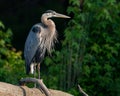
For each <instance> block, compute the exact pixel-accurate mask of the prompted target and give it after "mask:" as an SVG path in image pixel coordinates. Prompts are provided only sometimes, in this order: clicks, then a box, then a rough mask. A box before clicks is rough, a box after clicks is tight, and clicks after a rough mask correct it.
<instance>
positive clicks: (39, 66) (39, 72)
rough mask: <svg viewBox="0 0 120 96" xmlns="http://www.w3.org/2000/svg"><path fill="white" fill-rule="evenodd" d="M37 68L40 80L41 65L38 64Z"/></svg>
mask: <svg viewBox="0 0 120 96" xmlns="http://www.w3.org/2000/svg"><path fill="white" fill-rule="evenodd" d="M37 68H38V79H40V63H39V64H38V66H37Z"/></svg>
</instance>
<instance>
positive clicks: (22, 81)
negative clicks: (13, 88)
mask: <svg viewBox="0 0 120 96" xmlns="http://www.w3.org/2000/svg"><path fill="white" fill-rule="evenodd" d="M30 82H33V83H36V84H38V85H39V86H40V88H41V89H42V90H43V92H44V93H45V95H46V96H51V94H50V92H49V90H48V89H47V87H46V86H45V84H44V83H43V82H42V80H40V79H36V78H29V77H27V78H23V79H21V80H20V85H25V83H30Z"/></svg>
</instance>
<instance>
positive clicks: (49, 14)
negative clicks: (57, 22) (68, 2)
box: [43, 10, 70, 18]
mask: <svg viewBox="0 0 120 96" xmlns="http://www.w3.org/2000/svg"><path fill="white" fill-rule="evenodd" d="M43 16H45V17H46V18H52V17H58V18H70V17H69V16H66V15H63V14H60V13H57V12H55V11H53V10H47V11H46V12H45V13H44V14H43Z"/></svg>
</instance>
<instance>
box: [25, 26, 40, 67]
mask: <svg viewBox="0 0 120 96" xmlns="http://www.w3.org/2000/svg"><path fill="white" fill-rule="evenodd" d="M35 26H36V25H34V26H33V27H35ZM33 27H32V28H33ZM37 27H39V28H40V26H37ZM38 33H39V34H38ZM40 37H41V36H40V32H37V33H35V32H33V31H32V29H31V30H30V33H29V35H28V37H27V39H26V42H25V48H24V57H25V62H26V64H27V65H26V67H27V66H30V63H31V61H32V59H33V57H34V55H35V53H36V51H37V49H38V47H39V45H40V41H41V38H40Z"/></svg>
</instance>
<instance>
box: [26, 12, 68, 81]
mask: <svg viewBox="0 0 120 96" xmlns="http://www.w3.org/2000/svg"><path fill="white" fill-rule="evenodd" d="M53 17H57V18H70V17H69V16H67V15H63V14H60V13H57V12H55V11H53V10H47V11H45V13H43V14H42V16H41V23H37V24H34V25H33V26H32V28H31V29H30V32H29V34H28V36H27V39H26V41H25V46H24V58H25V68H26V74H30V73H31V74H34V75H35V74H36V70H38V79H40V64H41V62H42V61H43V59H44V57H45V53H46V51H47V52H48V53H49V54H51V51H52V50H53V48H54V44H55V42H56V41H58V40H57V36H58V35H57V30H56V25H55V23H54V21H53V20H52V19H51V18H53Z"/></svg>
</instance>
